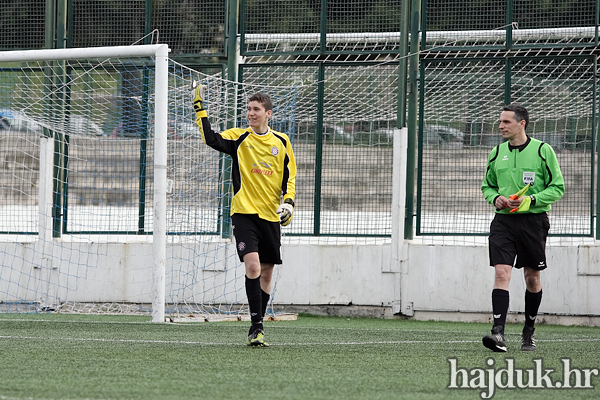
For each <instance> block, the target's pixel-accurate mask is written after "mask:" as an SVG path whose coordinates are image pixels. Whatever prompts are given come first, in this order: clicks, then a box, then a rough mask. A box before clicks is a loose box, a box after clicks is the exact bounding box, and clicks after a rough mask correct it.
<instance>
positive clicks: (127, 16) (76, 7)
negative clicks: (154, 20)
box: [72, 0, 145, 47]
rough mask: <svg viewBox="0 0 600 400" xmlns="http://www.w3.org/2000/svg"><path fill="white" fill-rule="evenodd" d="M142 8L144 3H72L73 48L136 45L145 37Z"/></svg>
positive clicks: (88, 0) (94, 0) (132, 0)
mask: <svg viewBox="0 0 600 400" xmlns="http://www.w3.org/2000/svg"><path fill="white" fill-rule="evenodd" d="M144 6H145V1H144V0H125V1H108V0H74V1H73V36H72V43H73V47H97V46H126V45H130V44H133V43H136V42H138V41H139V40H140V39H142V38H143V37H144V35H145V26H144V24H145V21H144V15H145V12H144ZM138 44H140V43H139V42H138Z"/></svg>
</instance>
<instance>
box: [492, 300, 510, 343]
mask: <svg viewBox="0 0 600 400" xmlns="http://www.w3.org/2000/svg"><path fill="white" fill-rule="evenodd" d="M509 299H510V298H509V294H508V290H504V289H494V290H492V312H493V313H494V326H501V327H502V333H503V334H504V325H506V314H508V304H509Z"/></svg>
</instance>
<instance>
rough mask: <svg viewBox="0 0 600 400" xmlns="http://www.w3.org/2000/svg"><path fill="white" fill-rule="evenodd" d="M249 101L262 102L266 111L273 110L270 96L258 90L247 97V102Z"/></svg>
mask: <svg viewBox="0 0 600 400" xmlns="http://www.w3.org/2000/svg"><path fill="white" fill-rule="evenodd" d="M251 101H257V102H259V103H260V104H262V106H263V107H264V108H265V110H266V111H270V110H273V102H272V101H271V98H270V97H269V95H268V94H265V93H260V92H258V93H254V94H253V95H252V96H250V98H249V99H248V103H250V102H251Z"/></svg>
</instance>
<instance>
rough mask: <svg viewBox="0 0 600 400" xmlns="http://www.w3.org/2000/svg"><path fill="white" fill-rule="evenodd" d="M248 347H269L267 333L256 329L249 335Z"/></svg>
mask: <svg viewBox="0 0 600 400" xmlns="http://www.w3.org/2000/svg"><path fill="white" fill-rule="evenodd" d="M246 344H247V345H248V346H253V347H269V343H267V342H266V341H265V332H264V331H263V330H262V329H255V330H254V331H252V332H251V333H250V334H249V335H248V341H247V342H246Z"/></svg>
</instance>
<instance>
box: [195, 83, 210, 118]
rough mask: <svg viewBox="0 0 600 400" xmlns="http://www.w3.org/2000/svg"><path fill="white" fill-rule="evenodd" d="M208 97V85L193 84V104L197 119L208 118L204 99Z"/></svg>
mask: <svg viewBox="0 0 600 400" xmlns="http://www.w3.org/2000/svg"><path fill="white" fill-rule="evenodd" d="M205 96H206V85H200V84H198V82H197V81H194V82H192V104H193V105H194V111H195V112H196V116H197V117H206V116H207V114H206V110H205V109H204V97H205Z"/></svg>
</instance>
